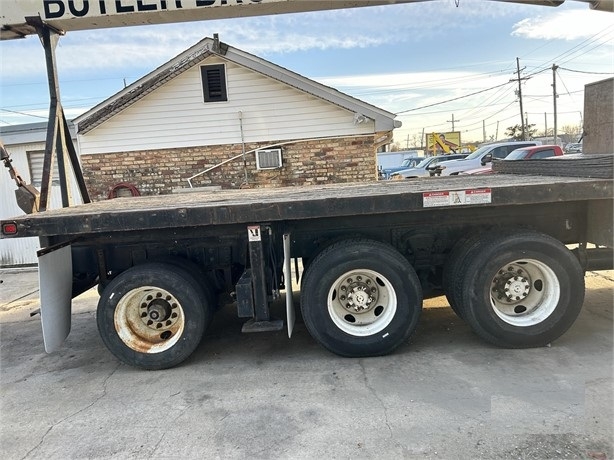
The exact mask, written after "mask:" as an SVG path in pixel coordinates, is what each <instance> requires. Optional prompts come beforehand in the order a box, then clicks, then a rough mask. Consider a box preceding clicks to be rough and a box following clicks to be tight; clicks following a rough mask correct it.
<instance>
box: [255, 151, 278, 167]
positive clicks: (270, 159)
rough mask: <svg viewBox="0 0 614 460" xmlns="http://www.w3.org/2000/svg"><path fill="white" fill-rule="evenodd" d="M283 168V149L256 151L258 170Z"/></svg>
mask: <svg viewBox="0 0 614 460" xmlns="http://www.w3.org/2000/svg"><path fill="white" fill-rule="evenodd" d="M281 166H282V160H281V149H266V150H256V169H277V168H281Z"/></svg>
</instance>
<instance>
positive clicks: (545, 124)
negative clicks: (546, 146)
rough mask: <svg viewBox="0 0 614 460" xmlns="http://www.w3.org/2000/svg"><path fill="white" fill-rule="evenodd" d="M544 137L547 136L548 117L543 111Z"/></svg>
mask: <svg viewBox="0 0 614 460" xmlns="http://www.w3.org/2000/svg"><path fill="white" fill-rule="evenodd" d="M544 137H548V117H547V115H546V112H544Z"/></svg>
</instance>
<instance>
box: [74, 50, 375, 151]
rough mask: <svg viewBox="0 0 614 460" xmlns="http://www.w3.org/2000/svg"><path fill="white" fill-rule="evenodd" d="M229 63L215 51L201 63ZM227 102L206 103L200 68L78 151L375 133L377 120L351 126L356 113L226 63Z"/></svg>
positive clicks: (97, 132)
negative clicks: (211, 56) (216, 55)
mask: <svg viewBox="0 0 614 460" xmlns="http://www.w3.org/2000/svg"><path fill="white" fill-rule="evenodd" d="M218 63H224V61H223V60H222V59H220V58H218V57H214V58H210V59H207V60H205V61H203V63H202V65H208V64H218ZM225 64H226V78H227V84H228V88H227V90H228V101H226V102H215V103H205V102H203V88H202V80H201V73H200V66H195V67H193V68H192V69H190V70H188V71H186V72H185V73H183V74H181V75H179V76H178V77H176V78H175V79H174V80H171V81H169V82H168V83H166V84H165V85H163V86H162V87H160V88H158V89H156V90H155V91H153V92H152V93H150V94H148V95H147V96H145V97H144V98H143V99H141V100H139V101H137V102H136V103H135V104H133V105H132V106H130V107H128V108H127V109H125V110H124V111H122V112H120V113H118V114H117V115H115V116H114V117H112V118H110V119H109V120H107V121H106V122H104V123H102V124H101V125H100V126H98V127H96V128H94V129H93V130H92V131H90V132H88V133H86V134H85V135H80V136H79V145H80V153H81V154H94V153H111V152H126V151H135V150H154V149H163V148H181V147H192V146H207V145H225V144H237V143H240V142H241V131H240V126H239V112H242V116H243V131H244V138H245V142H247V143H249V142H268V141H283V140H292V139H307V138H320V137H331V136H340V135H344V136H347V135H350V136H351V135H359V134H369V133H373V132H374V130H375V127H374V123H373V122H372V121H369V122H367V123H361V124H359V125H355V124H354V113H352V112H351V111H349V110H346V109H343V108H341V107H338V106H336V105H333V104H331V103H330V102H326V101H324V100H322V99H319V98H316V97H315V96H312V95H310V94H307V93H305V92H303V91H300V90H298V89H296V88H293V87H290V86H288V85H286V84H284V83H281V82H279V81H277V80H274V79H272V78H269V77H265V76H263V75H261V74H259V73H256V72H254V71H252V70H249V69H246V68H244V67H241V66H238V65H236V64H234V63H230V62H226V63H225Z"/></svg>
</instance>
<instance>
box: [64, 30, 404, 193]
mask: <svg viewBox="0 0 614 460" xmlns="http://www.w3.org/2000/svg"><path fill="white" fill-rule="evenodd" d="M394 118H395V115H394V114H393V113H390V112H387V111H385V110H382V109H380V108H378V107H375V106H373V105H371V104H368V103H365V102H363V101H360V100H358V99H355V98H353V97H351V96H348V95H346V94H343V93H341V92H339V91H337V90H335V89H333V88H330V87H327V86H325V85H322V84H320V83H317V82H315V81H312V80H309V79H307V78H305V77H303V76H301V75H298V74H296V73H294V72H292V71H290V70H288V69H285V68H282V67H280V66H277V65H275V64H273V63H271V62H268V61H266V60H264V59H262V58H259V57H257V56H254V55H252V54H249V53H247V52H245V51H242V50H240V49H237V48H233V47H231V46H229V45H227V44H225V43H222V42H220V41H219V40H218V38H217V36H215V37H214V38H205V39H204V40H202V41H201V42H199V43H197V44H196V45H194V46H193V47H191V48H189V49H188V50H186V51H184V52H183V53H181V54H180V55H178V56H177V57H175V58H174V59H172V60H170V61H169V62H167V63H166V64H164V65H162V66H161V67H159V68H158V69H156V70H154V71H153V72H151V73H149V74H148V75H146V76H144V77H143V78H141V79H140V80H138V81H136V82H135V83H133V84H132V85H130V86H128V87H126V88H125V89H123V90H122V91H120V92H118V93H117V94H115V95H113V96H112V97H110V98H109V99H107V100H105V101H104V102H102V103H100V104H99V105H97V106H96V107H94V108H92V109H91V110H89V111H88V112H86V113H84V114H83V115H81V116H79V117H78V118H76V119H75V120H74V123H75V125H76V126H77V135H78V141H79V153H80V158H81V162H82V166H83V172H84V176H85V178H86V182H87V185H88V189H89V191H90V195H91V197H92V199H94V200H96V199H103V198H106V197H107V195H108V192H109V189H110V188H111V187H113V186H114V185H115V184H117V183H129V184H131V185H134V186H135V187H136V188H137V189H138V191H139V192H140V193H141V194H143V195H151V194H166V193H172V191H173V190H176V189H182V188H188V187H192V186H194V187H203V186H221V187H223V188H238V187H275V186H294V185H309V184H311V185H318V184H326V183H333V182H356V181H375V180H377V166H376V150H377V148H378V147H380V146H382V145H384V144H387V143H390V142H391V141H392V131H393V129H394V128H396V127H399V126H400V125H401V123H400V122H399V121H397V120H395V119H394Z"/></svg>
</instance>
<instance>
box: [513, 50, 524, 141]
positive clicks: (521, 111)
mask: <svg viewBox="0 0 614 460" xmlns="http://www.w3.org/2000/svg"><path fill="white" fill-rule="evenodd" d="M520 70H521V69H520V59H518V58H516V73H517V74H518V78H517V80H518V99H519V100H520V125H521V127H522V140H523V141H526V140H527V136H526V132H525V129H524V110H523V108H522V80H526V78H520ZM522 70H524V67H523V68H522ZM510 81H512V80H510Z"/></svg>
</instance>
